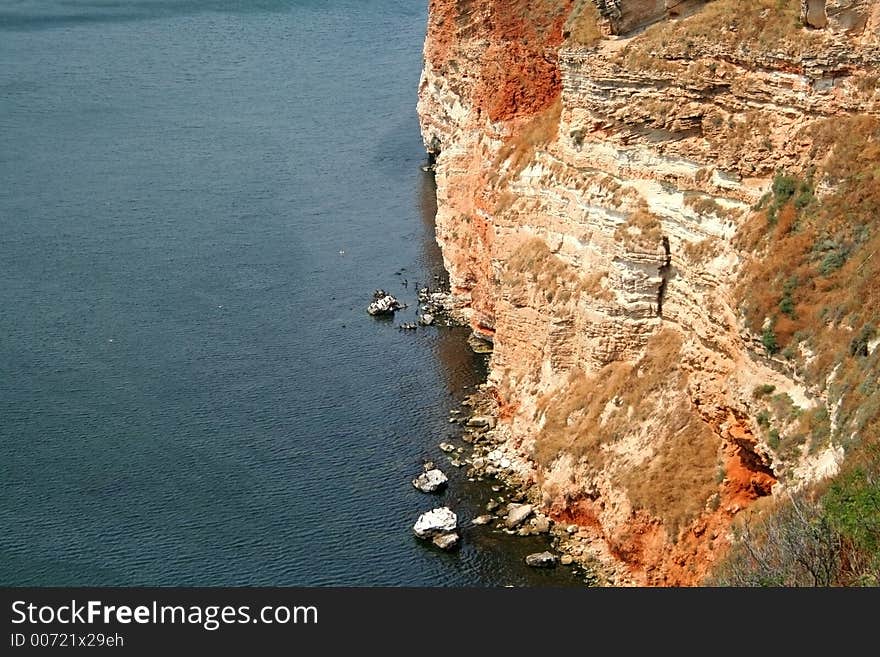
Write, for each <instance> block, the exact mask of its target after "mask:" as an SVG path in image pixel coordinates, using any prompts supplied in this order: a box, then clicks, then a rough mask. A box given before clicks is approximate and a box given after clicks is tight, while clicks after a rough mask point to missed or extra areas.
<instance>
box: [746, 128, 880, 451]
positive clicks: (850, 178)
mask: <svg viewBox="0 0 880 657" xmlns="http://www.w3.org/2000/svg"><path fill="white" fill-rule="evenodd" d="M801 137H802V138H803V139H811V140H812V141H813V154H814V156H815V158H816V162H818V163H819V166H818V168H817V170H816V171H815V173H814V174H813V175H814V177H815V179H816V181H821V182H824V183H825V184H826V185H832V186H833V187H832V191H831V192H830V193H828V194H827V195H826V196H824V197H822V198H819V199H816V198H811V197H808V196H805V197H804V199H803V200H802V201H801V202H800V203H799V202H798V199H799V197H798V195H797V194H795V195H793V196H791V197H790V198H788V199H787V200H785V201H784V203H782V205H781V206H780V207H779V208H778V210H776V211H775V217H776V221H775V223H774V222H772V221H768V219H769V218H770V214H771V213H770V210H769V208H767V207H765V209H764V210H762V211H760V212H756V213H755V214H754V216H753V217H752V218H751V220H750V223H749V225H748V226H747V227H746V230H745V231H744V236H745V239H744V240H743V241H742V242H741V246H743V247H746V248H748V249H751V250H753V253H754V257H753V258H752V259H751V261H750V263H749V266H748V268H747V270H746V273H745V275H744V277H743V278H742V280H741V283H740V285H739V286H738V288H737V291H736V294H737V296H738V297H739V299H740V305H741V308H742V309H743V311H744V312H745V314H746V317H747V319H748V322H749V326H750V328H751V329H752V331H754V332H755V333H760V332H761V327H762V324H763V323H764V321H765V318H768V317H769V318H771V321H772V325H773V331H774V332H775V337H776V341H777V344H778V345H779V347H780V348H781V350H782V351H781V354H782V355H783V356H784V357H786V358H787V359H788V360H790V361H791V362H792V364H793V365H796V366H797V367H798V369H799V370H801V371H802V372H803V373H804V375H805V378H806V380H807V382H808V383H809V384H811V385H813V386H816V387H817V388H818V389H820V390H823V389H825V390H826V392H827V393H828V397H829V406H831V405H834V404H836V402H837V400H839V399H842V404H841V407H840V417H839V422H838V423H839V427H840V428H839V430H838V435H837V436H836V437H831V436H829V435H828V434H829V432H830V423H829V422H828V421H827V419H826V418H823V417H816V416H814V415H810V416H807V417H806V418H805V419H804V422H805V423H806V424H804V423H801V426H799V427H798V428H797V429H795V430H794V431H792V432H791V433H790V435H789V436H788V437H790V438H791V439H793V440H794V439H797V441H798V443H799V444H801V443H805V442H806V443H808V444H809V446H810V448H811V449H817V448H818V447H820V446H822V445H824V444H826V443H827V441H828V440H829V438H834V440H835V442H839V443H842V444H845V445H848V444H850V443H852V444H857V443H859V442H863V441H867V442H869V443H876V442H877V440H878V437H880V390H878V388H877V386H876V385H875V384H874V383H873V382H875V381H876V380H877V371H878V365H880V363H878V359H880V353H878V352H877V351H875V352H874V353H872V354H869V353H868V352H867V349H866V348H865V347H864V344H865V343H866V342H867V339H866V338H864V337H863V336H867V335H871V334H872V331H873V330H874V329H873V327H876V326H880V289H878V286H877V281H878V280H880V255H875V254H878V252H880V231H878V221H880V120H878V119H876V118H874V117H867V116H854V117H849V118H846V117H837V118H834V119H829V120H827V121H824V122H822V123H819V124H818V125H814V126H812V127H811V128H810V129H809V130H808V131H807V132H805V133H804V134H803V135H801ZM808 174H809V172H802V173H801V175H800V179H801V180H804V179H806V177H807V176H808ZM773 202H774V201H770V206H769V207H770V208H772V207H773V205H772V204H773ZM801 344H804V345H806V346H807V347H808V348H809V349H810V351H812V352H813V353H814V354H815V355H816V357H815V359H814V360H812V361H811V362H810V363H806V362H802V358H801V356H800V351H799V349H798V348H797V347H798V345H801ZM834 368H837V375H836V377H835V379H834V382H833V383H832V384H831V385H830V386H827V385H826V381H827V378H828V375H829V374H830V372H831V371H832V369H834ZM785 437H786V436H783V437H782V439H784V438H785ZM782 439H781V440H782Z"/></svg>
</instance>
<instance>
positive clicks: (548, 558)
mask: <svg viewBox="0 0 880 657" xmlns="http://www.w3.org/2000/svg"><path fill="white" fill-rule="evenodd" d="M558 561H559V557H557V556H556V555H555V554H553V553H551V552H546V551H544V552H534V553H532V554H530V555H528V556H527V557H526V565H527V566H531V567H532V568H553V567H554V566H555V565H556V564H557V563H558Z"/></svg>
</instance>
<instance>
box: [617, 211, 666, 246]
mask: <svg viewBox="0 0 880 657" xmlns="http://www.w3.org/2000/svg"><path fill="white" fill-rule="evenodd" d="M614 237H615V238H616V239H617V240H618V241H619V242H622V243H623V244H624V245H625V246H626V248H627V249H629V250H631V251H655V250H657V249H659V248H660V247H661V244H662V242H661V240H662V238H663V225H662V224H661V223H660V218H659V217H658V216H657V215H655V214H654V213H652V212H651V211H650V210H648V207H647V205H644V204H643V205H642V206H641V207H639V208H638V209H637V210H635V211H634V212H633V213H631V214H630V215H629V217H627V220H626V222H624V223H623V224H621V225H620V226H618V227H617V230H616V231H615V233H614Z"/></svg>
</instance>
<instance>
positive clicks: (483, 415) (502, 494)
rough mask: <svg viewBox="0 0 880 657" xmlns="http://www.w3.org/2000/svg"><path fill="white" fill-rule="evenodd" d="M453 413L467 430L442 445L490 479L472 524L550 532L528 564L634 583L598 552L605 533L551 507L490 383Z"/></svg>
mask: <svg viewBox="0 0 880 657" xmlns="http://www.w3.org/2000/svg"><path fill="white" fill-rule="evenodd" d="M449 415H450V417H449V422H450V424H457V425H459V426H460V427H461V434H460V435H459V436H457V438H456V439H451V440H460V441H461V442H462V443H463V444H462V445H459V446H456V445H455V444H454V443H452V442H448V441H447V442H443V443H440V445H439V447H440V450H441V451H443V452H445V453H446V456H447V458H448V461H449V464H450V465H452V466H453V467H461V468H466V471H465V476H466V477H467V478H468V480H469V481H474V482H481V483H484V484H485V486H486V488H487V490H488V491H489V492H490V496H489V499H488V501H487V502H486V504H485V505H484V507H483V508H484V511H485V513H483V514H481V515H479V516H477V517H476V518H474V519H473V520H471V525H472V526H476V527H485V528H486V530H488V531H492V532H499V533H503V534H506V535H509V536H521V537H524V536H544V537H546V540H547V544H548V549H547V550H545V551H544V552H536V553H534V554H529V555H527V557H526V558H525V563H526V565H528V566H531V567H534V568H548V567H557V566H559V567H567V568H570V569H571V570H572V572H573V573H574V574H575V575H577V576H578V578H580V579H581V580H582V581H583V582H584V584H585V585H586V586H625V585H628V584H631V583H632V582H630V581H629V580H628V578H627V577H626V576H625V573H624V572H623V571H621V570H620V569H619V568H615V563H614V561H613V559H610V558H609V559H607V560H606V559H601V558H600V557H599V556H598V555H600V553H601V549H602V547H604V542H603V541H602V540H601V537H599V536H597V535H595V533H594V532H591V531H590V530H589V529H588V528H584V527H580V526H578V525H575V524H571V523H568V522H565V519H564V518H556V517H554V516H553V514H552V513H549V512H546V510H545V509H544V507H543V505H542V501H541V496H540V490H539V488H538V486H537V485H536V483H535V477H534V468H533V465H532V464H531V462H530V461H528V459H526V458H524V457H523V456H522V455H521V454H520V453H518V452H517V450H516V449H515V448H513V447H512V446H511V445H510V442H509V440H508V438H509V436H508V435H507V434H506V428H505V426H504V425H502V424H499V423H498V422H497V415H498V409H497V404H496V403H495V399H494V397H493V395H492V392H491V387H490V386H489V384H487V383H482V384H480V385H479V386H477V388H476V390H475V392H473V393H471V394H470V395H468V396H467V397H466V398H465V399H464V400H463V401H462V402H461V408H458V409H451V410H450V411H449ZM431 465H432V466H433V464H431Z"/></svg>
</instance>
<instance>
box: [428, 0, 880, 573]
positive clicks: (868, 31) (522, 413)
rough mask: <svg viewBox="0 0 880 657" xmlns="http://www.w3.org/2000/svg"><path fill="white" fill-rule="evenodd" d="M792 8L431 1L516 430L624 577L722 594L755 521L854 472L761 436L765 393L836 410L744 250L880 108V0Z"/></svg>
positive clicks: (445, 117)
mask: <svg viewBox="0 0 880 657" xmlns="http://www.w3.org/2000/svg"><path fill="white" fill-rule="evenodd" d="M783 4H784V5H785V6H784V7H782V8H781V9H780V8H779V7H780V5H778V3H776V1H775V0H773V1H772V2H769V1H768V2H761V1H759V2H756V3H752V5H750V6H749V7H750V8H749V9H748V10H736V8H737V7H739V5H738V3H735V2H731V1H729V0H716V1H715V2H709V3H703V2H684V3H681V2H679V3H676V2H653V1H651V2H647V1H641V2H640V1H633V2H626V0H618V1H617V2H613V3H612V2H594V3H589V2H584V1H580V2H578V1H562V2H551V1H550V0H512V1H505V2H501V1H500V0H487V1H484V2H474V1H470V0H431V2H430V15H429V24H428V30H427V38H426V43H425V51H424V55H425V67H424V71H423V75H422V80H421V83H420V88H419V106H418V109H419V116H420V119H421V127H422V134H423V138H424V142H425V146H426V149H427V150H428V152H429V153H430V154H431V157H432V159H433V160H434V163H435V175H436V181H437V196H438V213H437V240H438V242H439V243H440V246H441V247H442V252H443V257H444V260H445V264H446V267H447V269H448V271H449V274H450V282H451V285H452V292H453V294H454V296H455V299H456V303H457V306H458V308H459V310H460V311H461V312H462V313H464V314H465V316H466V317H467V318H468V320H469V322H470V324H471V326H472V328H473V331H474V333H475V335H476V336H478V337H480V338H481V339H482V340H485V341H488V342H491V343H492V344H493V348H494V351H493V354H492V358H491V366H490V375H489V380H488V387H489V390H490V391H491V393H492V395H493V397H494V400H495V404H496V413H497V416H498V419H499V425H498V427H497V428H496V429H495V430H494V431H495V432H496V433H497V434H498V435H499V436H501V437H502V438H504V439H505V446H506V449H507V450H508V451H509V453H510V454H511V456H512V457H513V458H512V465H511V475H512V476H515V477H517V478H518V479H519V480H520V481H522V482H524V483H525V484H526V485H533V486H534V489H533V490H534V491H536V493H535V500H534V501H535V502H537V503H539V504H540V505H541V506H542V508H543V509H545V510H546V511H548V512H549V513H550V514H552V516H553V517H554V518H556V519H557V520H560V521H564V522H566V523H571V524H575V525H577V526H579V527H581V528H582V530H583V531H587V532H589V533H590V536H591V541H590V543H591V544H592V545H593V549H592V550H591V551H590V553H589V554H585V555H583V560H588V559H596V560H598V561H599V562H601V563H604V564H605V565H607V566H608V567H609V568H611V569H613V570H614V571H615V572H617V573H619V574H620V576H619V581H620V582H621V583H622V582H629V583H634V584H648V585H686V584H695V583H698V582H699V581H701V579H702V578H703V577H704V576H705V575H706V573H707V572H709V571H710V570H711V567H712V564H713V563H714V562H715V561H716V560H717V559H719V558H720V557H721V556H723V554H724V552H725V550H726V549H727V547H728V545H729V543H730V529H731V526H732V523H733V521H734V519H735V517H736V516H737V515H738V514H739V513H741V512H742V511H743V510H744V509H746V508H748V507H750V506H751V505H753V504H754V503H755V502H756V501H758V500H760V499H761V498H769V497H771V496H772V495H774V494H779V493H780V492H781V491H783V490H785V489H791V488H796V487H798V486H801V485H803V484H804V483H806V482H810V481H812V480H815V479H816V478H817V477H821V476H825V475H828V474H833V472H834V471H835V469H836V467H837V465H838V463H839V461H840V458H841V451H840V448H839V447H838V446H835V445H834V444H833V443H831V444H829V445H827V446H826V448H824V449H823V450H821V451H820V452H818V453H812V454H808V453H806V452H803V453H798V454H796V455H795V456H794V457H792V456H791V455H788V456H787V457H786V458H782V456H781V455H780V454H779V453H777V452H776V451H775V450H774V448H773V447H772V445H769V444H768V443H767V441H766V440H765V438H764V437H762V432H761V431H760V428H759V426H758V424H759V422H758V419H757V417H758V414H759V404H758V402H756V394H755V390H756V386H757V385H758V384H761V385H763V386H766V389H771V388H772V389H773V390H774V391H775V394H777V395H779V394H784V395H787V396H788V398H789V400H790V402H791V404H792V405H793V406H794V407H796V408H798V409H801V410H804V411H807V410H810V409H816V408H820V407H822V408H825V407H826V406H828V405H829V403H830V402H829V399H828V397H827V394H826V393H825V391H824V390H822V389H819V388H817V387H816V386H810V385H808V384H807V383H806V382H805V381H804V380H803V379H802V377H801V376H800V375H799V373H798V372H797V371H796V370H795V369H793V368H792V367H790V366H789V365H788V364H787V363H786V362H785V361H784V360H783V359H781V358H779V357H769V356H768V355H767V352H766V350H765V349H764V348H763V347H762V344H761V340H760V336H759V335H757V334H755V333H754V332H753V331H749V330H748V329H747V328H746V323H745V321H744V318H743V316H742V313H741V311H740V307H741V303H740V301H741V300H740V299H738V298H737V296H736V294H737V293H736V291H735V288H736V285H737V283H738V281H739V280H740V278H741V277H742V270H743V267H744V266H745V265H746V264H747V262H748V259H749V254H748V253H745V252H744V250H743V247H742V245H741V243H740V241H739V239H738V235H739V234H740V232H741V229H742V227H743V225H744V224H745V222H746V221H747V220H748V219H749V217H750V216H751V214H752V210H753V208H754V207H755V206H756V205H757V204H758V203H759V202H760V200H761V199H762V197H764V196H765V194H766V193H767V192H768V190H769V189H770V187H771V182H772V180H773V177H774V175H775V174H776V173H777V172H778V171H780V170H792V169H796V170H802V169H805V168H806V167H808V166H809V164H810V157H811V150H813V146H814V144H813V140H812V136H811V135H812V132H811V126H814V125H816V124H818V123H819V122H822V121H826V120H827V119H828V118H829V117H836V116H841V115H853V114H865V115H869V116H876V115H880V94H878V92H877V91H876V82H877V79H878V78H877V70H878V65H880V9H878V6H877V4H878V3H871V2H858V1H855V0H853V1H850V2H844V1H842V0H841V1H838V2H825V3H823V2H819V3H814V2H803V3H802V2H799V1H798V0H791V1H790V2H788V3H787V4H786V3H783ZM820 5H821V6H820ZM774 7H775V8H774ZM831 410H833V409H831Z"/></svg>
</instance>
